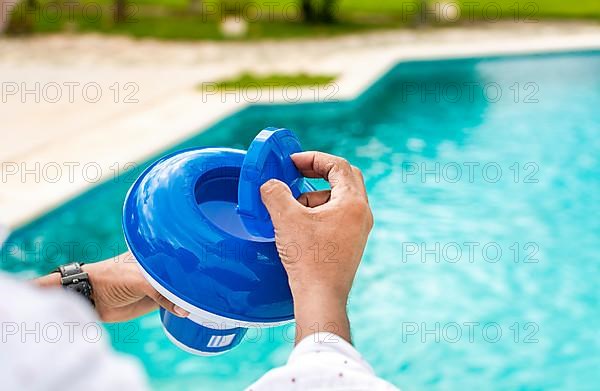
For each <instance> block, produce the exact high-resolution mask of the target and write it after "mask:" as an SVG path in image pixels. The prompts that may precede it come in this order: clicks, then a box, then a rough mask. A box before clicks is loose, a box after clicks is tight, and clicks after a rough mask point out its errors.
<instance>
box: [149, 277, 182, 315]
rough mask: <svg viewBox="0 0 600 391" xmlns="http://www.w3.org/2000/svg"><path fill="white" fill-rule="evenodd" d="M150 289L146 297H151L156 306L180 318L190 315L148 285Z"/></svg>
mask: <svg viewBox="0 0 600 391" xmlns="http://www.w3.org/2000/svg"><path fill="white" fill-rule="evenodd" d="M148 286H149V289H147V290H146V295H147V296H148V297H150V298H151V299H152V300H153V301H154V302H155V303H156V304H158V305H159V306H161V307H162V308H164V309H165V310H167V311H169V312H170V313H172V314H173V315H176V316H179V317H181V318H185V317H187V316H188V315H189V314H190V313H189V312H187V311H186V310H184V309H183V308H181V307H179V306H177V305H175V304H173V303H171V302H170V301H169V299H167V298H166V297H164V296H163V295H161V294H160V293H158V291H156V290H155V289H154V288H152V286H151V285H150V284H148Z"/></svg>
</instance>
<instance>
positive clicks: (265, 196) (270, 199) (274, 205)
mask: <svg viewBox="0 0 600 391" xmlns="http://www.w3.org/2000/svg"><path fill="white" fill-rule="evenodd" d="M260 196H261V198H262V202H263V203H264V204H265V206H266V207H267V210H268V211H269V215H271V220H273V224H277V223H278V221H280V219H281V216H282V215H283V213H284V212H287V211H291V210H293V209H295V208H298V207H299V206H300V204H299V203H298V201H296V199H295V198H294V196H293V195H292V191H291V190H290V188H289V187H288V185H286V184H285V183H283V182H281V181H280V180H277V179H269V180H268V181H267V182H265V183H264V184H263V185H262V186H261V187H260Z"/></svg>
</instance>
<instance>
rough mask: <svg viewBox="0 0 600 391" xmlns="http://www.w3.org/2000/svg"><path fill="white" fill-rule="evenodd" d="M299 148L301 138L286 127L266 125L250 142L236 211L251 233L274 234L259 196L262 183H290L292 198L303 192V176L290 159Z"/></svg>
mask: <svg viewBox="0 0 600 391" xmlns="http://www.w3.org/2000/svg"><path fill="white" fill-rule="evenodd" d="M301 151H302V147H301V146H300V141H298V139H297V138H296V135H295V134H294V133H293V132H292V131H290V130H288V129H277V128H266V129H264V130H262V131H261V132H260V133H259V134H258V135H257V136H256V137H255V138H254V140H253V141H252V143H251V144H250V147H249V148H248V152H247V153H246V156H245V157H244V163H243V164H242V168H241V172H240V181H239V185H238V213H239V214H240V217H241V218H242V221H243V223H244V226H245V227H246V229H247V230H248V232H249V233H251V234H252V235H255V236H260V237H264V238H272V237H273V236H274V233H273V223H272V222H271V217H270V216H269V213H268V212H267V208H266V207H265V205H264V204H263V202H262V199H261V197H260V187H261V186H262V184H263V183H265V182H266V181H268V180H269V179H272V178H275V179H279V180H280V181H282V182H284V183H285V184H287V185H288V186H289V188H290V189H291V190H292V194H293V196H294V198H297V197H298V196H300V194H301V193H302V187H303V185H304V177H303V176H302V175H301V174H300V172H299V171H298V170H297V169H296V166H295V165H294V163H293V162H292V159H291V158H290V155H292V154H293V153H296V152H301Z"/></svg>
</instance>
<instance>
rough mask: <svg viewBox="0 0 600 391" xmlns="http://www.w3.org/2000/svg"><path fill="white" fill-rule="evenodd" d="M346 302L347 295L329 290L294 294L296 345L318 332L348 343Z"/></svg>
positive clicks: (348, 328)
mask: <svg viewBox="0 0 600 391" xmlns="http://www.w3.org/2000/svg"><path fill="white" fill-rule="evenodd" d="M346 302H347V295H343V294H339V293H336V292H335V291H333V292H332V291H331V290H330V289H323V290H317V289H311V290H307V291H302V292H299V293H297V294H294V315H295V318H296V343H298V342H299V341H301V340H302V339H303V338H304V337H306V336H308V335H311V334H314V333H318V332H331V333H334V334H336V335H339V336H340V337H342V338H343V339H345V340H346V341H348V342H350V324H349V321H348V314H347V311H346Z"/></svg>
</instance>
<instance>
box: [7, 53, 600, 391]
mask: <svg viewBox="0 0 600 391" xmlns="http://www.w3.org/2000/svg"><path fill="white" fill-rule="evenodd" d="M267 126H281V127H288V128H290V129H293V130H294V131H295V132H296V133H297V134H298V136H299V138H300V139H301V140H302V142H303V146H304V148H305V149H315V150H322V151H326V152H329V153H333V154H337V155H341V156H344V157H346V158H347V159H348V160H350V161H351V162H352V163H353V164H355V165H357V166H358V167H360V168H361V169H362V170H363V172H364V176H365V179H366V185H367V188H368V192H369V197H370V202H371V206H372V208H373V213H374V216H375V221H376V224H375V227H374V230H373V233H372V235H371V238H370V241H369V243H368V246H367V250H366V253H365V256H364V259H363V263H362V265H361V268H360V270H359V273H358V276H357V278H356V284H355V286H354V289H353V291H352V295H351V298H350V304H349V311H350V317H351V321H352V332H353V338H354V341H355V344H356V346H357V348H358V349H359V350H360V351H361V352H362V353H363V354H364V355H365V356H366V358H367V360H368V361H369V362H370V363H371V364H372V365H373V367H374V369H375V371H376V372H377V373H378V374H379V375H380V376H382V377H384V378H386V379H388V380H389V381H391V382H393V383H395V384H397V385H398V386H400V387H402V389H403V390H405V391H408V390H421V389H449V390H457V389H485V390H508V389H511V390H566V389H568V390H592V389H597V387H598V384H599V383H600V371H599V370H598V369H599V368H600V328H599V327H598V323H599V322H600V293H599V292H600V290H599V288H598V286H599V285H598V281H599V280H600V262H599V254H600V251H599V244H600V213H599V205H600V53H596V52H590V53H570V54H559V55H532V56H519V57H504V58H476V59H457V60H444V61H429V62H407V63H402V64H399V65H398V66H396V67H395V68H394V69H393V70H392V71H391V72H389V73H388V74H387V75H385V76H384V77H382V78H381V79H380V80H379V81H378V82H377V83H375V84H374V85H373V86H372V87H371V88H370V89H369V90H368V91H367V92H365V93H364V94H363V95H362V96H361V97H359V98H358V99H356V100H353V101H350V102H332V103H320V104H302V105H280V106H252V107H250V108H248V109H245V110H243V111H241V112H239V113H237V114H235V115H233V116H232V117H230V118H227V119H226V120H224V121H221V122H219V123H217V124H216V125H214V126H213V127H211V128H210V129H208V130H206V131H205V132H202V133H200V134H199V135H198V136H196V137H194V138H192V139H190V140H188V141H186V142H185V143H183V144H181V145H178V146H176V147H174V148H171V149H170V150H174V149H179V148H183V147H189V146H202V145H213V146H214V145H219V146H230V147H236V148H245V147H246V146H247V145H248V143H249V142H250V141H251V139H252V138H253V137H254V135H255V134H256V133H257V132H258V131H259V130H260V129H262V128H263V127H267ZM166 130H168V129H166ZM166 152H168V151H167V150H165V151H164V153H166ZM161 155H162V153H161ZM158 156H159V155H157V157H158ZM147 164H148V162H144V163H143V164H140V166H139V167H137V168H136V169H135V170H132V172H129V173H125V174H124V175H123V176H121V177H119V178H115V179H114V180H110V181H108V182H106V183H104V184H102V185H99V186H96V187H95V188H93V189H91V190H90V191H88V192H86V193H85V194H83V195H81V196H80V197H78V198H76V199H74V200H72V201H71V202H68V203H67V204H65V205H64V206H62V207H60V208H58V209H56V210H54V211H53V212H51V213H49V214H47V215H46V216H44V217H42V218H40V219H38V220H37V221H35V222H33V223H31V224H29V225H27V226H25V227H23V228H22V229H20V230H18V231H17V232H15V233H14V234H13V235H12V237H11V238H10V242H11V243H13V244H14V243H16V244H17V245H18V246H19V248H18V249H17V248H16V247H15V245H11V246H8V248H5V250H4V254H3V262H2V266H3V268H4V269H5V270H8V271H10V272H14V273H18V274H20V275H22V276H31V275H35V274H38V273H44V272H46V271H48V270H49V269H51V268H52V267H53V266H55V265H56V264H59V263H63V262H67V261H70V260H72V259H73V258H76V259H80V260H83V261H94V260H100V259H102V258H107V257H109V256H112V255H114V254H115V253H118V252H119V251H122V250H123V249H124V248H125V245H124V240H123V234H122V231H121V225H120V217H121V205H122V202H123V199H124V196H125V193H126V191H127V189H128V187H129V186H130V184H131V183H132V181H133V180H134V178H135V176H136V175H137V173H139V170H140V169H142V168H143V167H144V166H145V165H147ZM317 186H319V187H322V186H323V183H318V184H317ZM68 243H75V245H69V244H68ZM109 331H110V333H111V337H112V339H113V341H114V345H115V347H116V348H117V349H118V350H120V351H123V352H126V353H129V354H132V355H135V356H137V357H138V358H139V359H140V360H141V361H142V362H143V364H144V366H145V368H146V369H147V371H148V374H149V376H150V378H151V382H152V384H153V386H155V387H156V388H157V389H161V390H162V389H173V390H179V389H182V388H187V387H194V389H197V390H214V389H216V388H217V387H218V389H220V390H238V389H241V388H242V387H244V386H245V385H247V384H249V383H251V382H252V381H253V380H255V379H257V378H258V377H260V376H261V375H262V374H263V373H264V372H265V371H267V370H268V369H270V368H272V367H274V366H276V365H280V364H282V363H284V362H285V360H286V358H287V355H288V353H289V352H290V351H291V348H292V343H291V342H290V338H291V337H292V334H293V330H292V329H290V328H289V327H287V328H286V327H280V328H276V329H272V330H263V331H262V333H261V334H257V333H256V332H254V333H253V332H249V333H248V336H247V339H248V340H247V341H246V342H243V343H242V345H241V346H240V347H238V348H236V349H235V350H234V351H232V352H230V353H228V354H226V355H223V356H219V357H214V358H201V357H195V356H191V355H189V354H187V353H184V352H183V351H180V350H178V349H177V348H176V347H175V346H173V345H172V344H171V343H170V342H169V341H168V340H167V338H166V337H165V335H164V334H163V332H162V330H161V328H160V323H159V319H158V315H157V314H149V315H147V316H145V317H143V318H141V319H139V320H136V321H135V322H132V323H129V324H123V325H111V326H109Z"/></svg>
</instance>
